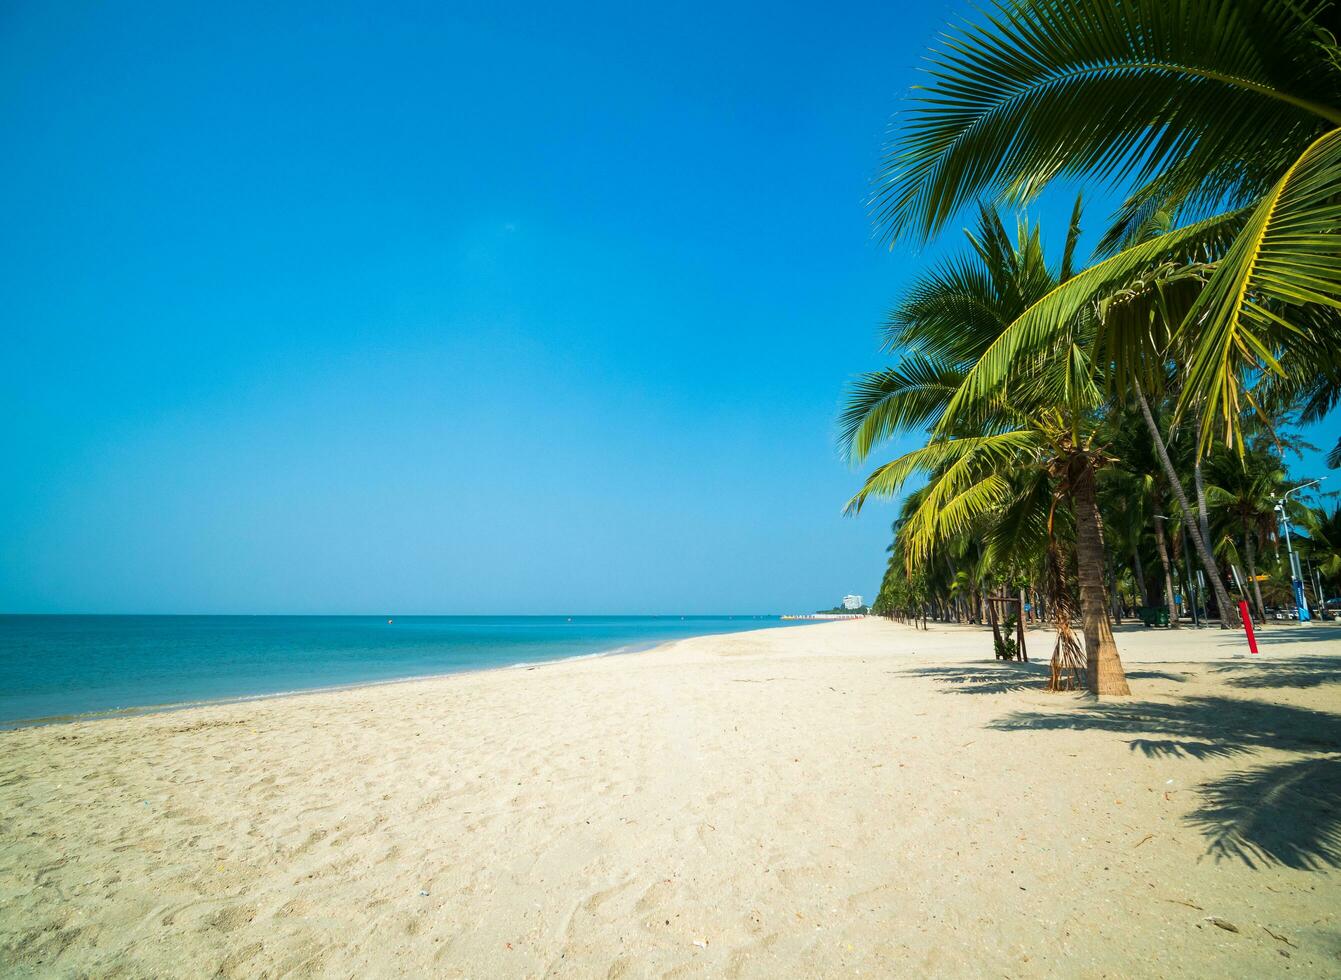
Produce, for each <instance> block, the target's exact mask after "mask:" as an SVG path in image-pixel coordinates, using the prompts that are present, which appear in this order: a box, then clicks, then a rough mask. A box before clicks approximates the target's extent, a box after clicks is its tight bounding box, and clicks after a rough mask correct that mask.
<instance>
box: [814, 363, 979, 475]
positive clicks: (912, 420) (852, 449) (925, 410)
mask: <svg viewBox="0 0 1341 980" xmlns="http://www.w3.org/2000/svg"><path fill="white" fill-rule="evenodd" d="M963 377H964V375H963V372H962V371H960V370H958V369H957V368H954V367H950V366H947V365H945V364H943V363H941V362H939V361H937V360H934V359H932V358H930V357H923V356H920V355H917V354H913V355H910V356H907V357H905V358H904V359H903V360H902V361H901V362H900V363H899V364H898V365H897V366H896V367H892V368H886V369H885V370H883V371H875V372H872V373H870V374H863V375H861V376H860V377H859V378H857V380H856V381H854V382H852V384H851V386H850V387H849V389H848V395H847V403H846V406H845V407H844V409H843V412H842V414H841V415H840V416H839V418H838V424H839V439H840V442H841V445H842V448H843V451H844V453H845V454H846V456H847V457H848V459H850V460H852V461H854V462H859V461H861V460H863V459H865V458H866V457H867V455H869V454H870V452H871V450H872V449H873V448H874V447H875V446H876V445H878V444H879V443H881V442H883V441H884V440H885V439H888V438H889V437H890V436H892V435H894V434H895V433H897V432H899V431H904V430H908V429H914V428H920V427H922V426H925V425H927V424H928V423H929V422H931V420H932V419H935V418H938V417H939V416H940V415H941V413H942V412H944V411H945V406H946V404H948V403H949V401H950V399H951V398H952V397H953V396H954V393H955V392H956V391H957V390H958V389H959V383H960V381H962V380H963Z"/></svg>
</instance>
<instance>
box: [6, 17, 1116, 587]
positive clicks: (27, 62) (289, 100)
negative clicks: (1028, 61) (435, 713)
mask: <svg viewBox="0 0 1341 980" xmlns="http://www.w3.org/2000/svg"><path fill="white" fill-rule="evenodd" d="M952 9H962V8H960V7H958V6H957V5H955V4H951V3H938V2H930V3H925V4H916V5H905V4H899V3H880V4H875V3H871V4H866V3H838V4H828V5H825V6H823V7H815V6H814V5H810V4H805V5H796V6H795V7H784V6H777V5H774V4H760V5H757V6H756V5H744V4H735V5H730V6H729V9H724V8H723V6H722V5H721V4H718V3H692V4H673V5H645V4H627V3H610V4H579V5H559V6H556V5H551V4H506V5H502V4H499V5H491V4H472V5H469V6H465V5H460V6H458V5H454V4H441V3H424V4H421V5H416V4H373V3H368V4H363V5H357V4H355V5H348V4H342V3H321V4H311V5H300V4H270V3H267V4H256V5H252V4H247V3H239V4H228V5H217V4H216V5H190V4H167V3H164V4H161V5H136V4H117V5H108V4H96V5H95V4H88V5H79V4H68V5H67V4H56V3H31V2H28V3H23V2H20V3H11V4H7V5H6V8H5V10H4V12H2V13H0V131H2V132H3V133H4V134H5V137H6V138H5V147H6V149H5V152H4V154H3V155H0V207H3V213H4V215H5V217H6V226H7V228H6V231H7V233H6V234H5V235H4V236H3V238H0V296H2V297H3V300H4V312H3V314H2V315H0V322H2V323H3V326H2V327H0V330H2V331H3V340H4V351H5V356H4V357H3V359H0V442H2V444H3V452H4V455H5V466H4V468H3V472H4V474H5V476H4V479H3V480H0V542H3V549H4V558H3V561H0V610H5V611H31V612H36V611H90V612H115V611H124V612H374V613H380V612H393V613H395V612H399V613H403V614H407V613H414V612H423V613H429V612H442V613H468V612H481V613H484V612H535V613H544V612H553V613H563V612H618V613H633V612H667V613H669V612H735V611H760V612H764V611H779V612H780V611H790V610H805V609H811V608H815V607H817V606H821V605H828V604H830V603H833V602H835V601H837V599H838V598H839V597H840V596H841V595H843V594H844V593H845V592H849V591H858V592H862V593H865V594H867V595H870V594H871V593H872V592H873V591H874V589H875V588H876V585H877V584H878V581H879V577H880V574H881V571H882V570H883V565H884V556H883V548H884V546H885V544H886V542H887V539H888V524H889V520H890V519H891V517H892V509H890V508H887V507H886V508H879V507H876V508H872V509H870V510H868V512H867V513H866V514H865V515H863V516H862V517H861V518H859V519H857V520H852V519H848V518H843V517H842V516H841V515H840V508H841V505H842V503H843V501H844V500H845V499H846V498H847V497H848V496H849V495H850V493H851V492H852V491H853V489H854V488H855V487H856V486H857V485H858V481H859V475H858V474H857V473H854V472H853V471H851V470H849V469H848V468H847V467H846V466H845V465H844V464H843V463H842V462H841V461H840V460H839V458H838V455H837V453H836V451H835V448H834V422H833V420H834V415H835V411H836V408H837V405H838V401H839V399H840V397H841V391H842V387H843V384H844V383H845V381H846V380H847V379H848V378H849V377H850V376H851V375H853V374H854V373H856V372H858V371H861V370H866V369H870V368H872V367H875V366H877V365H879V364H880V363H882V360H883V359H882V357H881V356H880V354H879V352H878V348H877V336H876V328H877V326H878V324H879V322H880V320H881V317H882V315H883V312H884V310H885V309H886V308H887V307H888V305H889V304H890V302H891V300H892V299H893V298H894V297H895V296H896V295H897V293H898V288H899V286H900V284H901V283H902V282H904V281H906V279H907V277H908V275H909V273H910V272H911V271H912V270H913V269H914V268H915V267H916V264H917V263H918V262H919V261H925V260H926V259H927V258H928V256H929V255H933V254H935V250H931V251H930V252H927V253H923V254H922V255H921V256H917V255H914V254H913V253H911V252H909V251H901V252H895V253H893V254H891V253H889V252H886V251H884V250H882V249H881V248H880V247H879V246H878V245H877V244H876V243H875V242H874V241H873V240H872V239H871V235H870V228H869V224H868V221H867V217H866V213H865V208H864V204H863V201H864V198H865V195H866V191H867V180H868V178H869V176H870V174H871V173H872V171H873V170H874V168H875V166H876V163H877V160H878V157H879V151H880V147H881V143H882V135H883V132H884V129H885V126H886V123H887V121H888V118H889V116H890V114H891V113H892V112H894V111H895V110H896V109H897V108H898V105H899V100H900V98H901V97H902V96H903V94H904V93H905V92H906V90H907V88H908V86H909V85H910V84H912V83H913V81H914V80H915V71H914V66H915V65H916V64H917V62H918V60H919V58H920V57H921V54H922V51H923V48H924V47H925V44H926V43H927V42H928V41H929V40H930V39H931V38H932V36H933V35H934V33H935V31H936V30H937V28H938V27H939V25H940V24H941V23H943V22H944V20H945V18H946V16H947V14H948V13H949V12H950V11H951V10H952ZM1044 210H1046V206H1045V208H1044ZM1048 217H1049V216H1048V215H1045V218H1048ZM1059 222H1060V218H1058V219H1056V220H1054V221H1052V223H1053V224H1058V223H1059ZM1093 223H1094V224H1095V225H1096V226H1097V225H1098V224H1099V223H1100V220H1099V215H1098V214H1097V213H1096V214H1095V215H1094V220H1093Z"/></svg>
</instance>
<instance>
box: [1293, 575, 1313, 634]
mask: <svg viewBox="0 0 1341 980" xmlns="http://www.w3.org/2000/svg"><path fill="white" fill-rule="evenodd" d="M1294 607H1295V608H1296V609H1298V610H1299V622H1301V623H1307V622H1308V621H1309V615H1308V604H1307V603H1306V602H1305V601H1304V583H1303V582H1301V581H1299V579H1295V580H1294Z"/></svg>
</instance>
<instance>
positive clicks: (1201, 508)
mask: <svg viewBox="0 0 1341 980" xmlns="http://www.w3.org/2000/svg"><path fill="white" fill-rule="evenodd" d="M1201 425H1202V421H1201V416H1200V415H1198V416H1197V445H1198V446H1200V445H1201ZM1192 486H1193V487H1194V488H1195V490H1196V493H1197V527H1198V528H1200V529H1201V540H1202V541H1204V542H1206V550H1207V552H1209V553H1210V556H1211V563H1212V565H1213V566H1214V568H1215V571H1216V575H1215V579H1216V581H1218V582H1221V583H1223V582H1224V581H1225V579H1222V578H1221V577H1220V575H1219V572H1220V566H1219V563H1217V562H1216V561H1215V548H1214V546H1213V545H1212V543H1211V520H1210V518H1209V517H1208V516H1207V515H1206V482H1205V481H1204V480H1203V479H1202V477H1201V453H1197V454H1196V456H1195V457H1193V460H1192ZM1190 577H1191V576H1189V578H1190ZM1225 599H1226V600H1227V601H1229V602H1231V603H1232V602H1233V601H1234V600H1233V599H1230V598H1229V588H1228V587H1226V588H1225ZM1215 604H1216V606H1217V607H1218V606H1219V605H1220V597H1219V595H1216V597H1215ZM1224 621H1225V614H1224V613H1221V614H1220V622H1221V623H1223V622H1224Z"/></svg>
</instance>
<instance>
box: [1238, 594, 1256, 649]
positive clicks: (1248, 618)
mask: <svg viewBox="0 0 1341 980" xmlns="http://www.w3.org/2000/svg"><path fill="white" fill-rule="evenodd" d="M1239 615H1240V616H1242V617H1243V628H1244V629H1246V630H1247V631H1248V652H1249V653H1256V652H1257V634H1256V633H1254V632H1253V617H1252V615H1251V614H1250V613H1249V612H1248V600H1247V599H1240V600H1239Z"/></svg>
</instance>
